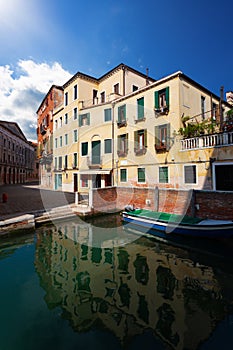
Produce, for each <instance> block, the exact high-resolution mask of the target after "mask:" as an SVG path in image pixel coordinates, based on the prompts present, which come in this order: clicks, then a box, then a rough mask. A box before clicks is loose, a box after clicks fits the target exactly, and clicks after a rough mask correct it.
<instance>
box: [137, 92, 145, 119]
mask: <svg viewBox="0 0 233 350" xmlns="http://www.w3.org/2000/svg"><path fill="white" fill-rule="evenodd" d="M137 106H138V118H137V119H138V120H142V119H144V97H141V98H139V99H138V100H137Z"/></svg>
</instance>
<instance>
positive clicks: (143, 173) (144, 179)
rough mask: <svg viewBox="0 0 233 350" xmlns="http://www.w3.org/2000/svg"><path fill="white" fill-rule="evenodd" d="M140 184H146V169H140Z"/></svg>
mask: <svg viewBox="0 0 233 350" xmlns="http://www.w3.org/2000/svg"><path fill="white" fill-rule="evenodd" d="M138 182H143V183H145V182H146V173H145V168H138Z"/></svg>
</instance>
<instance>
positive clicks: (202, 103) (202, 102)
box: [201, 96, 205, 119]
mask: <svg viewBox="0 0 233 350" xmlns="http://www.w3.org/2000/svg"><path fill="white" fill-rule="evenodd" d="M201 116H202V119H205V96H201Z"/></svg>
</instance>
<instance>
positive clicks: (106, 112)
mask: <svg viewBox="0 0 233 350" xmlns="http://www.w3.org/2000/svg"><path fill="white" fill-rule="evenodd" d="M111 120H112V110H111V108H108V109H105V110H104V121H105V122H109V121H111Z"/></svg>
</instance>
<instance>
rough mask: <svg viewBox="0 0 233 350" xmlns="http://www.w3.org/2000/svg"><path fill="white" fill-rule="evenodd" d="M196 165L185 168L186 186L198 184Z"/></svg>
mask: <svg viewBox="0 0 233 350" xmlns="http://www.w3.org/2000/svg"><path fill="white" fill-rule="evenodd" d="M196 171H197V169H196V165H185V166H184V182H185V183H186V184H196V183H197V174H196Z"/></svg>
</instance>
